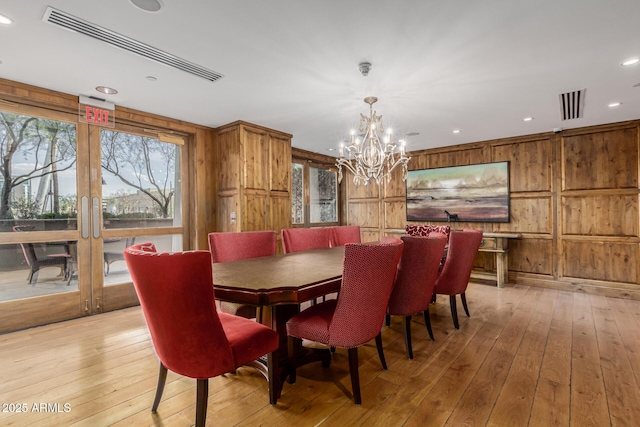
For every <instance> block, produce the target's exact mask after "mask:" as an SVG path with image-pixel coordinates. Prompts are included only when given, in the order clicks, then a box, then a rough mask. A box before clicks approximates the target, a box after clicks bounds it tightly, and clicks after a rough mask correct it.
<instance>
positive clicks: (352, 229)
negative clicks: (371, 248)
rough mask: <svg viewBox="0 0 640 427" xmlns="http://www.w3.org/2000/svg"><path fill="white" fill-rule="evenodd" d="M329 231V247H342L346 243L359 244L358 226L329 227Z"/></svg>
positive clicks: (360, 239)
mask: <svg viewBox="0 0 640 427" xmlns="http://www.w3.org/2000/svg"><path fill="white" fill-rule="evenodd" d="M329 228H330V229H331V234H332V236H331V237H332V238H331V247H335V246H344V245H346V244H347V243H361V242H362V238H361V237H360V226H358V225H344V226H340V227H329Z"/></svg>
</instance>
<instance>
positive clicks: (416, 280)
mask: <svg viewBox="0 0 640 427" xmlns="http://www.w3.org/2000/svg"><path fill="white" fill-rule="evenodd" d="M401 239H402V241H403V242H404V249H403V251H402V259H401V260H400V268H399V269H398V277H397V278H396V283H395V285H394V286H393V290H392V292H391V297H390V298H389V310H388V312H389V314H394V315H405V316H408V315H411V314H416V313H422V312H424V311H425V310H426V309H427V308H428V307H429V303H430V302H431V295H432V294H433V287H434V286H435V283H436V278H437V276H438V268H439V267H440V259H441V258H442V253H443V251H444V246H445V245H446V243H447V238H446V237H445V236H444V235H442V234H439V233H438V235H437V236H434V237H431V236H429V237H413V236H402V237H401Z"/></svg>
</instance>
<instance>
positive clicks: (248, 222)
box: [242, 190, 291, 231]
mask: <svg viewBox="0 0 640 427" xmlns="http://www.w3.org/2000/svg"><path fill="white" fill-rule="evenodd" d="M266 206H267V194H266V193H262V192H250V191H249V190H247V191H245V192H244V194H243V197H242V210H243V214H242V231H260V230H267V208H266ZM289 215H291V212H289Z"/></svg>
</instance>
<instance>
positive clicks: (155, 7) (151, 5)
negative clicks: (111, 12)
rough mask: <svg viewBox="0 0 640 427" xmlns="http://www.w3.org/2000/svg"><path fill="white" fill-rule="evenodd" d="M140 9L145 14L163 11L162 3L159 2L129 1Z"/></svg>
mask: <svg viewBox="0 0 640 427" xmlns="http://www.w3.org/2000/svg"><path fill="white" fill-rule="evenodd" d="M129 1H130V2H131V4H133V5H134V6H135V7H137V8H138V9H142V10H144V11H145V12H158V11H159V10H160V9H162V2H160V1H158V0H129Z"/></svg>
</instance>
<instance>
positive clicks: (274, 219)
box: [269, 192, 291, 236]
mask: <svg viewBox="0 0 640 427" xmlns="http://www.w3.org/2000/svg"><path fill="white" fill-rule="evenodd" d="M269 223H270V227H271V229H272V230H275V232H276V233H278V236H280V230H282V229H283V228H289V227H291V198H290V197H289V193H282V194H277V193H274V192H272V193H271V197H269Z"/></svg>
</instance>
